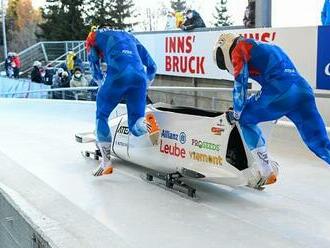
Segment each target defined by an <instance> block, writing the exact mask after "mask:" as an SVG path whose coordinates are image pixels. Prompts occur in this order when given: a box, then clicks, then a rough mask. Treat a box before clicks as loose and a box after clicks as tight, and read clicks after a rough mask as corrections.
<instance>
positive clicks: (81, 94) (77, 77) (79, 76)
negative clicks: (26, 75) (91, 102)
mask: <svg viewBox="0 0 330 248" xmlns="http://www.w3.org/2000/svg"><path fill="white" fill-rule="evenodd" d="M87 86H88V81H87V79H86V78H85V76H84V75H83V73H82V71H81V69H80V68H79V67H77V68H75V69H74V71H73V76H72V79H71V81H70V87H87ZM87 96H88V94H87V92H86V91H74V98H75V99H76V100H79V99H81V100H86V99H87Z"/></svg>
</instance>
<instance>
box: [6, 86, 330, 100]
mask: <svg viewBox="0 0 330 248" xmlns="http://www.w3.org/2000/svg"><path fill="white" fill-rule="evenodd" d="M97 89H98V87H97V86H90V87H75V88H56V89H41V90H31V91H20V92H5V93H0V96H6V95H21V94H27V93H42V92H57V91H95V90H97ZM148 90H152V91H163V92H173V91H192V92H218V93H231V92H232V91H233V88H214V87H185V86H150V87H149V88H148ZM257 92H259V91H258V90H250V89H249V90H248V93H249V94H255V93H257ZM314 95H315V97H317V98H330V91H328V90H314Z"/></svg>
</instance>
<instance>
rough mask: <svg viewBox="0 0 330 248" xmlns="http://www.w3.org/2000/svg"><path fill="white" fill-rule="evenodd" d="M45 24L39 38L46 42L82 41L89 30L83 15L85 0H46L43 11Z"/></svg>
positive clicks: (42, 24) (42, 25) (41, 25)
mask: <svg viewBox="0 0 330 248" xmlns="http://www.w3.org/2000/svg"><path fill="white" fill-rule="evenodd" d="M41 11H42V17H43V19H44V22H43V23H41V24H40V25H39V27H40V29H41V33H39V34H38V37H40V38H43V39H46V40H82V39H85V38H86V36H87V28H86V26H85V23H84V19H83V17H82V14H83V12H84V0H46V6H45V7H44V8H42V9H41Z"/></svg>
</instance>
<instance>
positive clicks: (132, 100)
mask: <svg viewBox="0 0 330 248" xmlns="http://www.w3.org/2000/svg"><path fill="white" fill-rule="evenodd" d="M86 50H87V53H88V61H89V63H90V68H91V71H92V75H93V79H94V80H95V81H96V82H98V84H99V90H98V93H97V99H96V106H97V110H96V140H97V146H98V148H99V149H100V151H101V154H102V162H101V163H100V165H99V167H98V168H97V169H96V170H95V171H94V173H93V175H94V176H101V175H106V174H111V173H112V165H111V156H110V153H111V141H112V138H111V132H110V129H109V125H108V118H109V115H110V113H111V112H112V111H113V110H114V108H115V107H116V106H117V105H118V103H120V101H121V100H122V99H124V100H126V105H127V113H128V127H129V131H130V133H131V134H133V135H134V136H141V135H144V134H146V133H147V132H148V130H149V132H150V131H152V132H154V131H155V130H156V131H157V124H156V122H155V119H154V116H153V115H152V114H150V115H149V116H148V118H145V108H146V94H147V87H148V84H149V85H150V84H151V83H152V81H153V80H154V78H155V74H156V64H155V62H154V61H153V59H152V58H151V56H150V55H149V53H148V51H147V50H146V49H145V47H144V46H143V45H142V44H141V43H140V42H139V41H138V40H137V39H136V38H135V37H134V36H133V35H131V34H130V33H128V32H125V31H119V30H112V29H110V28H108V27H103V28H95V27H94V28H93V29H92V31H91V32H90V33H89V35H88V37H87V40H86ZM101 60H103V61H105V63H106V64H107V73H106V76H105V78H104V79H103V74H102V71H101V68H100V62H101ZM144 66H145V67H146V69H145V68H144ZM158 131H159V130H158Z"/></svg>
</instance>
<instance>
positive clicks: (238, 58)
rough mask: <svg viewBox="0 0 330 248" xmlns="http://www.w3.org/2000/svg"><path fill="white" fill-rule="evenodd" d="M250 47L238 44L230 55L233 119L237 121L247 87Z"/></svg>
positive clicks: (243, 104)
mask: <svg viewBox="0 0 330 248" xmlns="http://www.w3.org/2000/svg"><path fill="white" fill-rule="evenodd" d="M250 49H251V45H250V44H248V43H245V42H240V43H239V44H238V45H237V47H236V48H235V49H234V51H233V53H232V62H233V66H234V77H235V82H234V90H233V103H234V117H235V118H236V119H239V117H240V115H241V113H242V111H243V109H244V106H245V103H246V98H247V87H248V79H249V68H248V61H247V60H248V58H250V54H249V53H250Z"/></svg>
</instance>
